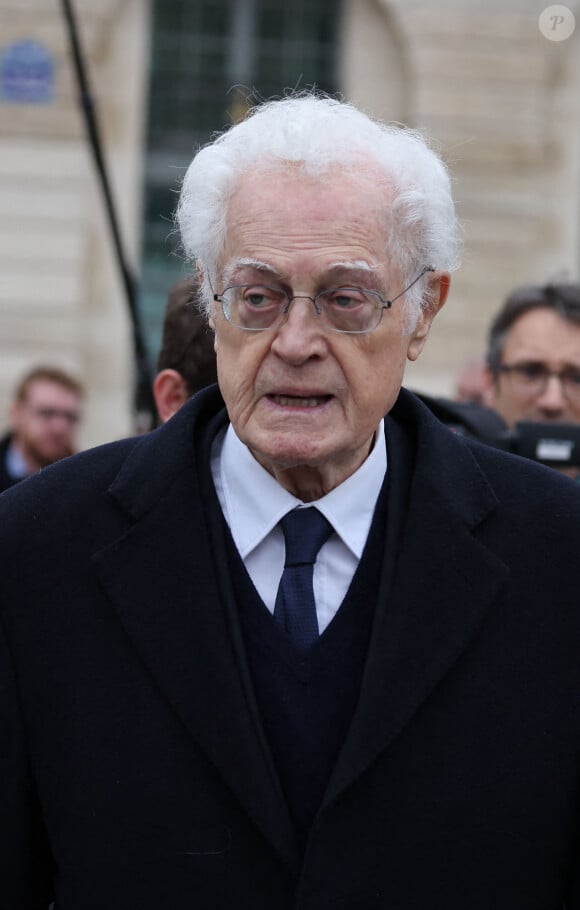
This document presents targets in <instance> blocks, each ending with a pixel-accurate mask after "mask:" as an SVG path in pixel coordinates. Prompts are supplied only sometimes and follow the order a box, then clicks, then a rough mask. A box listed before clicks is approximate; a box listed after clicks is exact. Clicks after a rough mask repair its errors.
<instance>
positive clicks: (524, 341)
mask: <svg viewBox="0 0 580 910" xmlns="http://www.w3.org/2000/svg"><path fill="white" fill-rule="evenodd" d="M487 366H488V385H489V389H490V396H491V403H492V404H493V407H494V408H495V410H496V411H497V412H498V413H499V414H500V416H501V417H502V418H503V419H504V420H505V422H506V423H507V425H508V426H510V427H513V426H514V425H515V423H516V422H518V421H522V420H531V421H550V420H554V421H559V422H566V423H580V284H546V285H536V286H528V287H521V288H517V289H516V290H514V291H512V293H511V294H510V295H509V296H508V298H507V299H506V301H505V303H504V305H503V306H502V308H501V310H500V311H499V312H498V313H497V315H496V316H495V318H494V320H493V322H492V324H491V327H490V331H489V338H488V349H487Z"/></svg>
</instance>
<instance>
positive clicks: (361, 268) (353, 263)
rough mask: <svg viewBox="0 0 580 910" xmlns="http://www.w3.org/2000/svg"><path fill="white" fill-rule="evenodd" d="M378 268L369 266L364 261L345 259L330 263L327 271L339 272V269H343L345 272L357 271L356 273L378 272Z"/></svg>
mask: <svg viewBox="0 0 580 910" xmlns="http://www.w3.org/2000/svg"><path fill="white" fill-rule="evenodd" d="M379 268H380V266H378V265H371V264H370V263H368V262H366V261H365V260H364V259H353V260H351V259H345V260H341V261H340V262H331V263H330V265H329V266H328V270H329V271H335V272H337V271H339V269H344V270H345V271H353V272H354V271H357V272H378V271H379Z"/></svg>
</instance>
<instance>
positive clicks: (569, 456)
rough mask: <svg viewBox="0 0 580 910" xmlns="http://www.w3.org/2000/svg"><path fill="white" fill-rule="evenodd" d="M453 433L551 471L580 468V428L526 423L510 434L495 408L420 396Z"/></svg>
mask: <svg viewBox="0 0 580 910" xmlns="http://www.w3.org/2000/svg"><path fill="white" fill-rule="evenodd" d="M418 397H419V398H420V399H421V401H422V402H423V403H424V404H426V405H427V407H428V408H429V410H430V411H432V412H433V414H435V416H436V417H438V418H439V420H441V421H442V422H443V423H444V424H446V425H447V426H448V427H449V429H450V430H453V432H455V433H458V434H459V435H460V436H470V437H472V438H473V439H478V440H479V441H480V442H485V443H486V444H487V445H491V446H494V447H495V448H497V449H503V450H504V451H506V452H512V453H513V454H514V455H521V456H522V457H524V458H530V459H532V460H533V461H538V462H540V463H541V464H545V465H548V466H549V467H551V468H570V467H571V468H580V424H575V423H552V422H548V423H536V422H534V421H522V422H520V423H517V424H516V425H515V429H513V430H509V429H508V428H507V426H506V425H505V423H504V422H503V420H502V419H501V417H500V416H499V415H498V414H496V412H495V411H493V410H492V409H491V408H485V407H483V406H482V405H478V404H466V403H463V402H456V401H450V400H449V399H447V398H432V397H430V396H428V395H419V396H418Z"/></svg>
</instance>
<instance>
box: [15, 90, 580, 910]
mask: <svg viewBox="0 0 580 910" xmlns="http://www.w3.org/2000/svg"><path fill="white" fill-rule="evenodd" d="M178 220H179V225H180V228H181V232H182V238H183V244H184V248H185V250H186V252H187V255H188V256H189V257H190V258H191V260H192V263H193V268H194V269H195V272H196V274H197V277H198V279H199V281H200V285H201V289H202V290H201V293H202V297H203V301H202V303H203V308H204V310H205V312H206V314H207V318H208V321H209V325H210V326H211V328H212V329H213V331H214V333H215V348H216V354H217V366H218V386H212V387H210V388H209V389H205V390H203V391H201V392H199V393H198V394H196V395H195V396H194V397H193V398H192V399H191V400H190V401H189V402H187V403H186V404H185V405H184V406H183V407H182V408H181V409H180V410H179V411H178V413H177V414H176V415H175V416H174V417H173V418H172V419H171V420H170V421H169V422H168V423H166V424H165V425H164V426H162V427H161V428H159V429H158V430H156V431H154V432H153V433H151V434H149V435H148V436H145V437H141V438H138V439H132V440H125V441H121V442H115V443H112V444H111V445H108V446H105V447H101V448H100V449H98V450H96V451H92V452H88V453H84V454H81V455H79V456H76V457H75V458H73V459H72V460H69V461H68V462H67V463H66V464H63V465H61V466H56V467H54V468H51V469H48V470H47V471H45V472H42V474H41V475H40V476H39V477H37V478H35V479H34V480H32V481H29V482H27V483H26V484H23V485H22V486H21V488H18V489H16V490H15V491H14V492H9V493H7V494H4V496H3V497H2V498H1V500H0V527H1V528H2V532H1V534H0V559H1V561H2V566H3V570H2V580H1V585H0V619H1V632H2V634H1V637H0V781H1V784H0V786H1V787H2V812H1V813H0V831H1V846H2V849H1V851H0V855H1V857H2V860H1V863H2V867H1V869H2V871H1V873H0V883H1V888H0V894H1V899H2V907H3V908H6V910H41V908H42V910H45V908H46V906H47V905H48V904H49V903H50V901H54V902H55V906H56V907H58V908H60V910H104V908H107V910H128V908H138V910H160V908H164V910H186V908H188V910H192V908H195V910H232V908H235V907H244V908H246V907H248V908H252V910H340V908H344V910H371V908H373V910H491V908H494V910H564V908H566V910H579V908H580V893H579V890H580V888H579V884H578V881H579V872H578V836H579V832H580V826H579V823H578V822H579V819H578V814H579V800H578V792H579V791H578V782H579V770H580V717H579V710H578V709H579V704H580V699H579V694H580V685H579V683H580V680H579V676H580V642H579V631H578V626H579V623H578V590H579V589H580V569H579V568H578V559H577V541H578V539H579V535H580V490H578V489H577V488H576V487H575V485H574V484H573V483H572V482H571V481H569V480H567V479H566V478H564V477H561V476H559V475H558V474H556V473H555V472H552V471H550V470H548V469H545V468H542V467H539V466H538V465H535V464H533V463H531V462H525V461H523V460H519V459H516V458H514V457H512V456H510V455H507V454H504V453H501V452H497V451H495V450H494V449H491V448H487V447H485V446H482V445H480V444H478V443H476V442H472V441H469V440H466V439H464V438H460V437H457V436H455V435H454V434H452V433H451V432H450V431H449V430H448V429H447V428H446V427H444V426H443V425H442V424H440V423H439V422H438V421H437V420H436V419H435V418H434V417H433V416H432V415H431V414H430V413H429V411H428V410H427V409H426V408H425V407H424V406H423V405H422V404H421V403H420V402H419V401H418V400H417V399H416V398H415V397H414V396H413V395H412V394H410V393H409V392H407V391H405V390H403V389H402V388H401V385H402V381H403V372H404V368H405V363H406V361H407V360H415V359H416V358H417V357H418V356H419V355H420V353H421V351H422V348H423V346H424V344H425V341H426V339H427V335H428V333H429V330H430V327H431V324H432V322H433V319H434V317H435V316H436V314H437V313H438V311H439V309H440V308H441V307H442V306H443V304H444V303H445V300H446V297H447V293H448V290H449V284H450V272H451V271H452V270H453V268H454V267H455V266H456V264H457V257H458V243H457V225H456V219H455V214H454V207H453V203H452V199H451V194H450V182H449V177H448V175H447V172H446V169H445V167H444V165H443V164H442V162H441V160H440V159H439V158H438V157H437V155H436V154H435V153H434V152H433V151H432V150H431V149H430V148H429V146H428V145H427V143H426V142H425V141H424V140H423V138H422V137H421V136H420V135H419V134H417V133H415V132H412V131H408V130H405V129H401V128H399V127H396V126H386V125H384V124H380V123H377V122H373V121H372V120H371V119H369V118H368V117H367V116H366V115H364V114H362V113H361V112H359V111H358V110H356V109H355V108H354V107H351V106H349V105H348V104H345V103H342V102H338V101H335V100H332V99H328V98H324V97H316V96H314V95H306V96H301V97H288V98H284V99H282V100H279V101H275V102H270V103H267V104H264V105H262V106H259V107H258V108H257V109H256V110H255V111H254V112H253V113H252V114H251V116H250V117H249V118H248V119H247V120H246V121H244V122H242V123H240V124H238V125H236V126H233V127H232V128H231V129H229V130H227V131H226V132H225V133H224V134H223V135H222V136H221V137H219V138H218V139H216V140H215V141H213V142H212V143H210V144H209V145H208V146H206V147H205V148H202V149H201V150H200V151H199V152H198V154H197V155H196V156H195V158H194V160H193V162H192V164H191V166H190V168H189V170H188V172H187V174H186V177H185V180H184V183H183V190H182V195H181V200H180V204H179V210H178Z"/></svg>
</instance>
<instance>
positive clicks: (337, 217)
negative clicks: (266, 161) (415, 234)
mask: <svg viewBox="0 0 580 910" xmlns="http://www.w3.org/2000/svg"><path fill="white" fill-rule="evenodd" d="M391 199H392V189H391V187H390V186H388V185H387V184H386V182H385V180H384V177H383V176H382V175H380V174H379V173H377V172H375V171H369V170H368V169H367V170H366V171H360V172H353V171H352V170H351V169H350V168H345V167H342V166H341V167H338V166H333V167H332V168H329V169H328V170H327V171H325V172H324V173H323V174H322V175H317V176H313V175H312V174H310V173H308V172H305V171H303V170H302V169H301V168H299V167H297V166H293V167H290V168H277V169H274V168H270V169H266V170H263V169H260V170H251V171H247V172H246V173H244V174H243V175H242V176H241V177H240V179H239V180H238V183H237V185H236V187H235V189H234V191H233V192H232V194H231V197H230V199H229V202H228V206H227V209H226V212H225V227H226V230H225V243H224V247H223V249H222V255H221V256H220V258H219V263H218V268H219V271H220V272H221V273H222V275H224V277H225V276H226V275H227V276H228V277H229V276H230V275H231V272H232V269H233V268H235V267H237V265H238V264H240V265H241V264H244V265H251V264H252V263H255V264H256V267H257V268H258V269H263V268H264V266H271V267H272V270H273V271H275V269H276V267H277V261H278V260H279V259H280V260H284V258H285V257H286V258H294V259H296V260H298V259H300V257H301V256H303V257H304V258H307V257H308V255H309V254H310V255H311V256H313V257H317V256H319V257H320V258H321V260H324V263H325V265H327V266H328V267H329V268H334V267H335V265H336V264H340V263H345V264H346V267H358V268H359V269H360V270H363V271H365V270H366V271H373V270H376V269H377V267H378V264H377V259H378V258H380V260H384V259H385V258H386V256H387V252H388V240H389V223H390V221H391V207H392V206H391Z"/></svg>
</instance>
